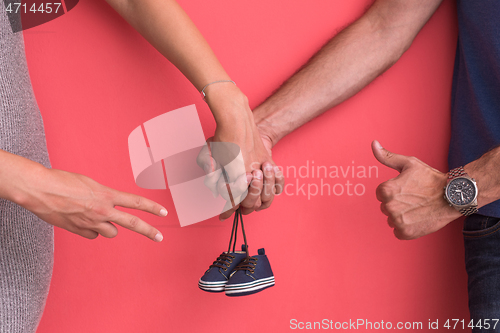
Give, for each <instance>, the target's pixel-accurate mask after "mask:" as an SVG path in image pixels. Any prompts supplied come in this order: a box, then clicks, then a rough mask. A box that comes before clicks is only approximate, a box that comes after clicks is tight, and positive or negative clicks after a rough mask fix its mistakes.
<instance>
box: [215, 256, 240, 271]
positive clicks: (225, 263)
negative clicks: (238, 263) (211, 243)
mask: <svg viewBox="0 0 500 333" xmlns="http://www.w3.org/2000/svg"><path fill="white" fill-rule="evenodd" d="M234 258H236V257H235V256H233V255H230V254H229V253H222V254H221V255H220V256H219V257H218V258H217V259H216V260H215V261H214V263H213V264H212V265H210V268H212V267H217V268H222V269H223V270H225V271H227V269H228V267H229V266H231V264H232V263H233V259H234Z"/></svg>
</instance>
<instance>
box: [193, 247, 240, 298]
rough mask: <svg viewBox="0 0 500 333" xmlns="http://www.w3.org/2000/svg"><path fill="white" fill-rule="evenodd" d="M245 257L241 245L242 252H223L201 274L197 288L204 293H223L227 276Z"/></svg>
mask: <svg viewBox="0 0 500 333" xmlns="http://www.w3.org/2000/svg"><path fill="white" fill-rule="evenodd" d="M246 256H247V254H246V252H245V245H242V251H234V252H227V251H225V252H223V253H222V254H221V255H220V256H219V257H218V258H217V259H216V260H215V261H214V262H213V264H212V265H210V267H209V268H208V270H207V271H206V272H205V274H203V276H202V277H201V279H200V281H198V287H200V289H202V290H204V291H209V292H214V293H218V292H223V291H224V287H225V285H226V283H227V281H228V279H229V275H230V274H231V272H233V270H234V269H235V268H236V266H237V265H238V264H239V263H240V262H241V261H242V260H243V259H245V258H246Z"/></svg>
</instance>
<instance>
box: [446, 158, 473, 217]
mask: <svg viewBox="0 0 500 333" xmlns="http://www.w3.org/2000/svg"><path fill="white" fill-rule="evenodd" d="M444 198H445V199H446V201H448V203H449V204H450V206H451V207H453V208H455V209H456V210H458V211H459V212H460V213H462V215H465V216H469V215H472V214H474V213H477V185H476V180H475V179H474V178H471V177H469V175H468V174H467V173H466V172H465V171H464V168H463V167H458V168H456V169H453V170H450V172H449V173H448V184H447V185H446V186H445V188H444Z"/></svg>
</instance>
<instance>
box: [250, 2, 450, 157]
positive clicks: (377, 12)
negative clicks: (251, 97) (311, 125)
mask: <svg viewBox="0 0 500 333" xmlns="http://www.w3.org/2000/svg"><path fill="white" fill-rule="evenodd" d="M441 1H442V0H378V1H376V2H375V3H374V4H373V5H372V6H371V8H370V9H369V10H368V11H367V12H366V13H365V14H364V15H363V16H362V17H361V18H360V19H358V20H357V21H355V22H354V23H353V24H351V25H350V26H349V27H347V28H346V29H344V30H343V31H342V32H340V33H339V34H338V35H337V36H335V37H334V38H333V39H332V40H331V41H330V42H328V44H326V45H325V46H324V47H323V48H322V49H321V50H320V51H319V52H318V53H317V54H316V55H315V56H314V57H313V58H312V59H311V60H310V61H309V63H308V64H307V65H306V66H305V67H304V68H303V69H301V70H300V71H299V72H298V73H297V74H295V75H294V76H292V77H291V78H290V79H289V80H288V81H287V82H286V83H285V84H283V86H282V87H281V88H280V89H279V90H278V91H277V92H276V93H275V94H273V95H272V96H271V97H269V98H268V99H267V100H266V101H265V102H264V103H262V104H261V105H260V106H259V107H257V108H256V109H255V110H254V117H255V121H256V123H257V126H258V127H259V130H260V132H261V134H262V136H263V138H264V139H265V140H269V141H270V142H267V144H266V145H267V146H268V148H271V147H272V146H274V145H275V144H276V143H277V142H278V141H279V140H280V139H282V138H283V137H284V136H285V135H287V134H289V133H290V132H292V131H294V130H295V129H297V128H298V127H300V126H302V125H303V124H305V123H307V122H308V121H310V120H311V119H313V118H315V117H317V116H319V115H320V114H322V113H323V112H325V111H327V110H329V109H331V108H332V107H334V106H335V105H338V104H340V103H341V102H343V101H345V100H346V99H348V98H349V97H351V96H353V95H355V94H356V93H357V92H359V91H360V90H361V89H363V88H364V87H365V86H366V85H367V84H369V83H370V82H371V81H373V80H374V79H375V78H377V77H378V76H379V75H380V74H382V73H383V72H384V71H386V70H387V69H388V68H390V67H391V66H392V65H393V64H394V63H395V62H396V61H397V60H398V59H399V58H400V57H401V55H402V54H403V53H404V52H405V51H406V50H407V49H408V48H409V47H410V45H411V43H412V42H413V39H414V38H415V36H416V35H417V34H418V32H419V31H420V29H421V28H422V27H423V26H424V25H425V23H426V22H427V21H428V20H429V18H430V17H431V16H432V14H433V13H434V12H435V11H436V9H437V8H438V6H439V4H440V3H441Z"/></svg>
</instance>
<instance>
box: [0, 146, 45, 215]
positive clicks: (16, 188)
mask: <svg viewBox="0 0 500 333" xmlns="http://www.w3.org/2000/svg"><path fill="white" fill-rule="evenodd" d="M45 170H47V168H45V167H44V166H43V165H41V164H39V163H36V162H33V161H31V160H29V159H27V158H24V157H21V156H18V155H14V154H11V153H8V152H6V151H4V150H0V184H2V185H1V186H0V198H3V199H7V200H10V201H12V202H15V203H17V204H20V205H21V206H22V205H23V204H24V203H25V200H26V197H27V196H26V189H27V188H29V185H30V183H32V182H33V181H35V180H36V179H38V178H39V175H41V174H42V173H43V172H44V171H45Z"/></svg>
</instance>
